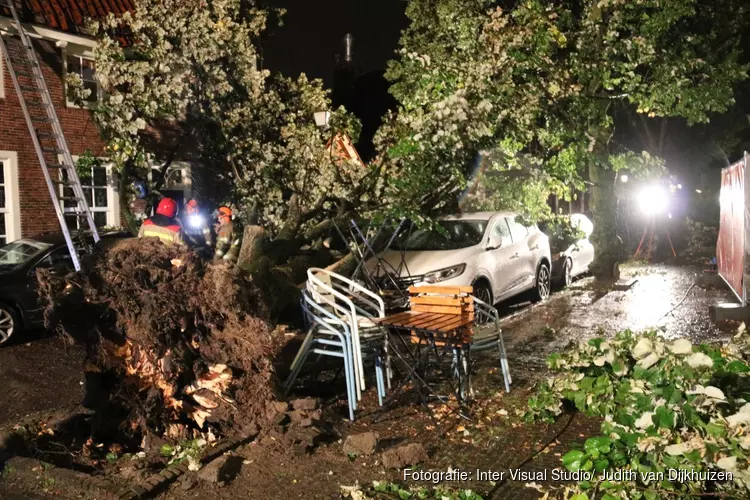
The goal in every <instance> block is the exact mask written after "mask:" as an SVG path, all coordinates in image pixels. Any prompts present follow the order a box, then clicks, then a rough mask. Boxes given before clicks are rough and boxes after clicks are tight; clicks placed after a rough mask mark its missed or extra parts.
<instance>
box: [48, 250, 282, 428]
mask: <svg viewBox="0 0 750 500" xmlns="http://www.w3.org/2000/svg"><path fill="white" fill-rule="evenodd" d="M83 267H84V269H83V270H82V271H81V272H80V273H77V274H74V275H70V276H67V277H60V276H55V275H53V274H49V273H42V274H39V276H38V278H39V282H40V293H41V295H42V297H43V298H44V299H46V301H47V304H48V305H47V309H46V312H45V319H46V321H47V324H48V327H50V328H56V329H57V330H59V331H61V332H62V333H64V334H65V335H66V336H68V337H69V338H71V339H72V340H73V341H74V342H76V343H78V344H80V345H83V346H85V348H86V350H87V356H86V362H85V366H84V370H85V372H86V401H85V404H86V405H87V406H89V407H90V408H92V409H94V410H95V415H97V419H98V425H97V427H96V428H98V431H99V432H100V433H104V432H112V431H119V432H122V431H126V432H127V433H129V434H130V435H132V436H133V437H146V436H157V437H160V438H165V439H170V440H181V439H191V438H195V437H197V436H203V437H206V436H207V437H209V438H210V437H212V436H216V437H218V436H221V435H229V434H232V433H243V432H249V431H251V430H252V429H257V428H258V427H260V428H262V427H264V425H266V424H267V423H268V422H269V421H270V419H272V418H273V416H274V414H275V411H274V406H273V402H274V401H275V399H276V398H275V391H274V387H275V379H274V377H275V376H274V372H273V366H272V364H271V359H272V357H273V354H274V342H273V338H272V333H271V330H270V328H269V326H268V323H267V321H265V319H264V318H265V317H266V315H265V312H264V310H265V308H264V306H263V302H262V300H261V298H260V296H259V294H258V292H257V288H256V287H255V286H254V285H253V283H252V281H251V280H250V279H249V278H247V277H245V276H244V275H243V274H242V273H241V272H240V270H239V269H238V268H236V267H234V266H231V265H226V264H213V263H206V262H204V261H202V260H201V259H200V258H199V257H197V256H196V255H195V254H193V253H192V252H187V251H185V250H182V249H179V248H173V247H168V246H165V245H163V244H162V243H161V242H159V241H157V240H150V239H145V240H143V239H142V240H136V239H128V240H120V241H117V242H116V243H114V244H110V245H109V247H108V248H101V249H99V250H98V251H97V252H96V253H95V254H94V255H93V256H91V257H90V258H88V259H87V260H86V262H85V263H84V266H83ZM95 432H96V430H95Z"/></svg>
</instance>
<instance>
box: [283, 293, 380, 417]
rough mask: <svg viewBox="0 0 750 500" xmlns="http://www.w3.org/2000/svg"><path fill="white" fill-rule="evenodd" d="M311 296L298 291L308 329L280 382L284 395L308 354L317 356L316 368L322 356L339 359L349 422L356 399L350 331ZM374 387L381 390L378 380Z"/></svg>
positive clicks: (289, 388) (343, 322)
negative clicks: (283, 378) (300, 295)
mask: <svg viewBox="0 0 750 500" xmlns="http://www.w3.org/2000/svg"><path fill="white" fill-rule="evenodd" d="M311 295H312V294H311V293H310V292H309V291H308V290H303V291H302V299H301V305H302V310H303V313H304V315H305V319H306V321H307V322H308V323H309V325H310V326H309V329H308V331H307V335H306V336H305V339H304V340H303V341H302V345H301V346H300V349H299V351H298V352H297V356H296V357H295V358H294V361H293V362H292V366H291V371H290V373H289V376H288V377H287V379H286V381H285V383H284V395H286V394H288V393H289V391H290V390H291V389H292V386H293V385H294V382H295V381H296V380H297V377H299V375H300V373H301V371H302V367H303V366H304V365H305V362H306V361H307V360H308V357H309V356H310V354H317V355H318V357H317V359H316V365H319V364H320V362H321V359H322V358H323V357H326V356H327V357H333V358H337V359H341V360H342V361H343V370H344V379H345V382H346V396H347V403H348V406H349V419H350V420H352V421H353V420H354V410H356V409H357V396H356V393H355V379H354V365H353V361H354V360H353V357H352V354H351V331H350V329H349V326H348V325H347V323H346V322H345V321H342V320H341V319H339V318H337V317H336V316H334V314H333V313H331V312H330V311H329V310H326V309H325V308H324V307H323V306H321V305H320V304H318V303H317V301H315V300H314V299H313V298H312V296H311ZM318 367H319V366H318ZM378 387H381V384H380V380H379V383H378Z"/></svg>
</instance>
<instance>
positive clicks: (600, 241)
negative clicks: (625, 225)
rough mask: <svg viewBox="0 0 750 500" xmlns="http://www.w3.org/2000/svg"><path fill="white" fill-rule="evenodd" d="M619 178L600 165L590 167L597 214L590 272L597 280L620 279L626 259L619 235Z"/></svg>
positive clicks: (593, 210)
mask: <svg viewBox="0 0 750 500" xmlns="http://www.w3.org/2000/svg"><path fill="white" fill-rule="evenodd" d="M615 177H616V173H615V172H614V171H612V170H610V169H608V168H606V167H604V166H602V165H601V164H599V163H596V162H592V164H591V165H590V166H589V178H590V180H591V183H592V186H591V211H592V212H593V214H594V215H593V217H594V220H593V223H594V232H593V233H592V234H591V243H592V244H593V245H594V249H595V257H594V262H592V264H591V268H590V269H591V272H592V273H593V274H594V276H596V278H597V279H613V278H614V279H616V278H617V277H618V276H617V273H618V271H617V266H618V264H619V262H620V260H621V258H622V241H621V240H620V238H619V236H618V235H617V198H616V196H615V189H614V186H615Z"/></svg>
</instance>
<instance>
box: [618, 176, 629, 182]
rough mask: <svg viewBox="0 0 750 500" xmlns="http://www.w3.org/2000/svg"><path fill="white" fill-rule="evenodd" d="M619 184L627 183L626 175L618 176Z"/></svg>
mask: <svg viewBox="0 0 750 500" xmlns="http://www.w3.org/2000/svg"><path fill="white" fill-rule="evenodd" d="M620 182H628V174H622V175H621V176H620Z"/></svg>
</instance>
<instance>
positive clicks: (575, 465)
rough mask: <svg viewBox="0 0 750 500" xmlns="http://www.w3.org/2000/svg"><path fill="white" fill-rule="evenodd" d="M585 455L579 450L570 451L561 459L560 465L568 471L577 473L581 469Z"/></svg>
mask: <svg viewBox="0 0 750 500" xmlns="http://www.w3.org/2000/svg"><path fill="white" fill-rule="evenodd" d="M584 457H585V454H584V453H583V452H582V451H580V450H571V451H569V452H567V453H566V454H565V455H563V457H562V463H563V465H564V466H565V468H566V469H568V470H569V471H577V470H579V469H580V468H581V462H582V461H583V458H584Z"/></svg>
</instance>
